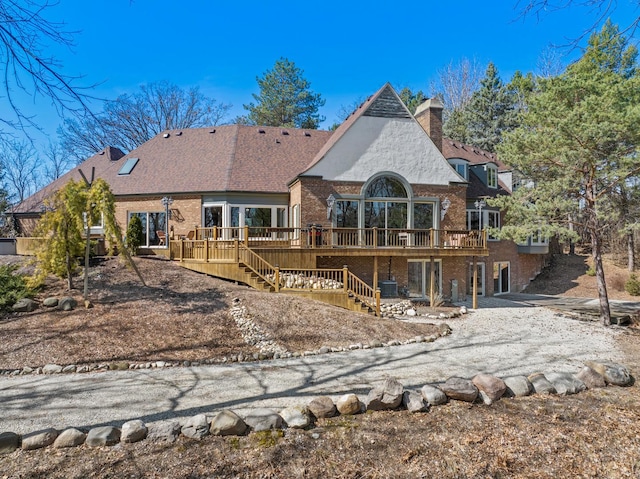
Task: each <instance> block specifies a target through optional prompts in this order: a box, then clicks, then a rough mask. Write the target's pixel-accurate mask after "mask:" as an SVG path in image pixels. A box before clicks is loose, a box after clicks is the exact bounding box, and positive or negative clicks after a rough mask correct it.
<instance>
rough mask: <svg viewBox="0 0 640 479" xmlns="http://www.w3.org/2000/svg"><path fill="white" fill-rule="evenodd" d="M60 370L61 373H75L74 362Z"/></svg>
mask: <svg viewBox="0 0 640 479" xmlns="http://www.w3.org/2000/svg"><path fill="white" fill-rule="evenodd" d="M62 372H63V373H75V372H76V365H75V364H69V365H68V366H65V367H63V368H62Z"/></svg>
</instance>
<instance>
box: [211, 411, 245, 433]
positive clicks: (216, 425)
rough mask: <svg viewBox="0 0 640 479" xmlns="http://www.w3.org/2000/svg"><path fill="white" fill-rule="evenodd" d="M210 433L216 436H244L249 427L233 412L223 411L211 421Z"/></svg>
mask: <svg viewBox="0 0 640 479" xmlns="http://www.w3.org/2000/svg"><path fill="white" fill-rule="evenodd" d="M209 432H210V433H211V434H213V435H215V436H242V435H243V434H244V433H245V432H247V425H246V424H245V422H244V421H243V420H242V418H240V416H238V415H237V414H236V413H234V412H233V411H221V412H219V413H218V414H216V416H215V417H214V418H213V420H212V421H211V427H210V428H209Z"/></svg>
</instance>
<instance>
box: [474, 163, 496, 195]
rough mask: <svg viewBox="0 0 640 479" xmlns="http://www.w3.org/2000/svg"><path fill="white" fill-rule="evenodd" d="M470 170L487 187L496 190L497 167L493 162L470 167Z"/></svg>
mask: <svg viewBox="0 0 640 479" xmlns="http://www.w3.org/2000/svg"><path fill="white" fill-rule="evenodd" d="M471 170H472V171H473V172H474V173H475V174H476V176H477V177H478V178H480V180H481V181H482V182H483V183H484V184H485V185H486V186H487V187H488V188H493V189H498V165H497V164H496V163H494V162H492V161H491V162H487V163H482V164H480V165H471Z"/></svg>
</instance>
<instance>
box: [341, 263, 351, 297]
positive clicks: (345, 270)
mask: <svg viewBox="0 0 640 479" xmlns="http://www.w3.org/2000/svg"><path fill="white" fill-rule="evenodd" d="M342 284H343V288H344V292H345V293H347V292H348V291H349V267H348V266H347V265H346V264H344V265H342Z"/></svg>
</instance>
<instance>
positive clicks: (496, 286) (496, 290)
mask: <svg viewBox="0 0 640 479" xmlns="http://www.w3.org/2000/svg"><path fill="white" fill-rule="evenodd" d="M509 283H510V265H509V262H508V261H504V262H497V263H493V294H501V293H508V292H509V291H510V288H509Z"/></svg>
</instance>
